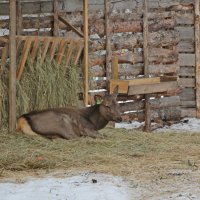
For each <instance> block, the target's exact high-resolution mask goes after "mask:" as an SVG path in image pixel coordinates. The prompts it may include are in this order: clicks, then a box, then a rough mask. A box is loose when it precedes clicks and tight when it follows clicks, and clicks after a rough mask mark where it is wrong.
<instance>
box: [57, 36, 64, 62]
mask: <svg viewBox="0 0 200 200" xmlns="http://www.w3.org/2000/svg"><path fill="white" fill-rule="evenodd" d="M65 48H66V41H65V40H61V42H60V45H59V49H58V53H57V57H56V62H57V64H58V65H60V64H61V62H62V58H63V56H64V52H65Z"/></svg>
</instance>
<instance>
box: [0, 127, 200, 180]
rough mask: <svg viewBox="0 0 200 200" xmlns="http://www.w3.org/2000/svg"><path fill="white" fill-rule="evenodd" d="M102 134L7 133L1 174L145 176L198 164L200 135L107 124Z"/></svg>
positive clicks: (3, 138)
mask: <svg viewBox="0 0 200 200" xmlns="http://www.w3.org/2000/svg"><path fill="white" fill-rule="evenodd" d="M101 134H102V137H101V138H98V139H91V138H80V139H76V140H70V141H67V140H63V139H57V140H54V141H50V140H47V139H45V138H42V137H40V136H38V137H36V138H31V137H28V136H24V135H19V134H7V133H1V134H0V137H1V140H0V152H1V154H0V172H1V176H2V177H5V176H9V174H12V173H15V172H17V173H19V172H21V173H24V172H29V173H30V172H33V171H35V170H41V169H42V170H45V171H47V172H49V171H58V170H64V171H72V170H73V171H83V170H92V171H97V172H103V173H111V174H113V175H121V176H127V177H129V178H131V177H134V176H141V174H142V176H143V177H145V173H147V172H148V173H147V174H148V176H149V174H152V173H153V172H155V173H156V176H157V175H160V174H161V173H162V171H163V170H168V169H192V170H195V169H198V167H199V165H200V135H199V134H187V133H162V134H158V133H155V134H151V133H148V134H146V133H143V132H136V131H134V130H123V129H114V128H109V127H107V128H106V129H103V130H102V131H101ZM154 175H155V174H154Z"/></svg>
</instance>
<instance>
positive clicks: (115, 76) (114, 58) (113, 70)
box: [111, 56, 119, 79]
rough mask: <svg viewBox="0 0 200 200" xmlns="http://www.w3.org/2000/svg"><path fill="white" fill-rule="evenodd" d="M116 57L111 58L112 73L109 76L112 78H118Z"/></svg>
mask: <svg viewBox="0 0 200 200" xmlns="http://www.w3.org/2000/svg"><path fill="white" fill-rule="evenodd" d="M118 71H119V68H118V57H116V56H115V57H113V58H112V73H111V78H112V79H118V74H119V73H118Z"/></svg>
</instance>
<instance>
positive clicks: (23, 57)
mask: <svg viewBox="0 0 200 200" xmlns="http://www.w3.org/2000/svg"><path fill="white" fill-rule="evenodd" d="M31 42H32V38H28V39H27V40H26V42H25V44H24V48H23V51H22V55H21V58H20V61H19V64H18V67H17V80H19V79H20V78H21V75H22V73H23V71H24V66H25V63H26V60H27V57H28V53H29V51H30V47H31Z"/></svg>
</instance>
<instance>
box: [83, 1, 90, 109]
mask: <svg viewBox="0 0 200 200" xmlns="http://www.w3.org/2000/svg"><path fill="white" fill-rule="evenodd" d="M83 12H84V103H85V105H86V106H87V105H88V91H89V83H88V65H89V58H88V53H89V51H88V0H84V1H83Z"/></svg>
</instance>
